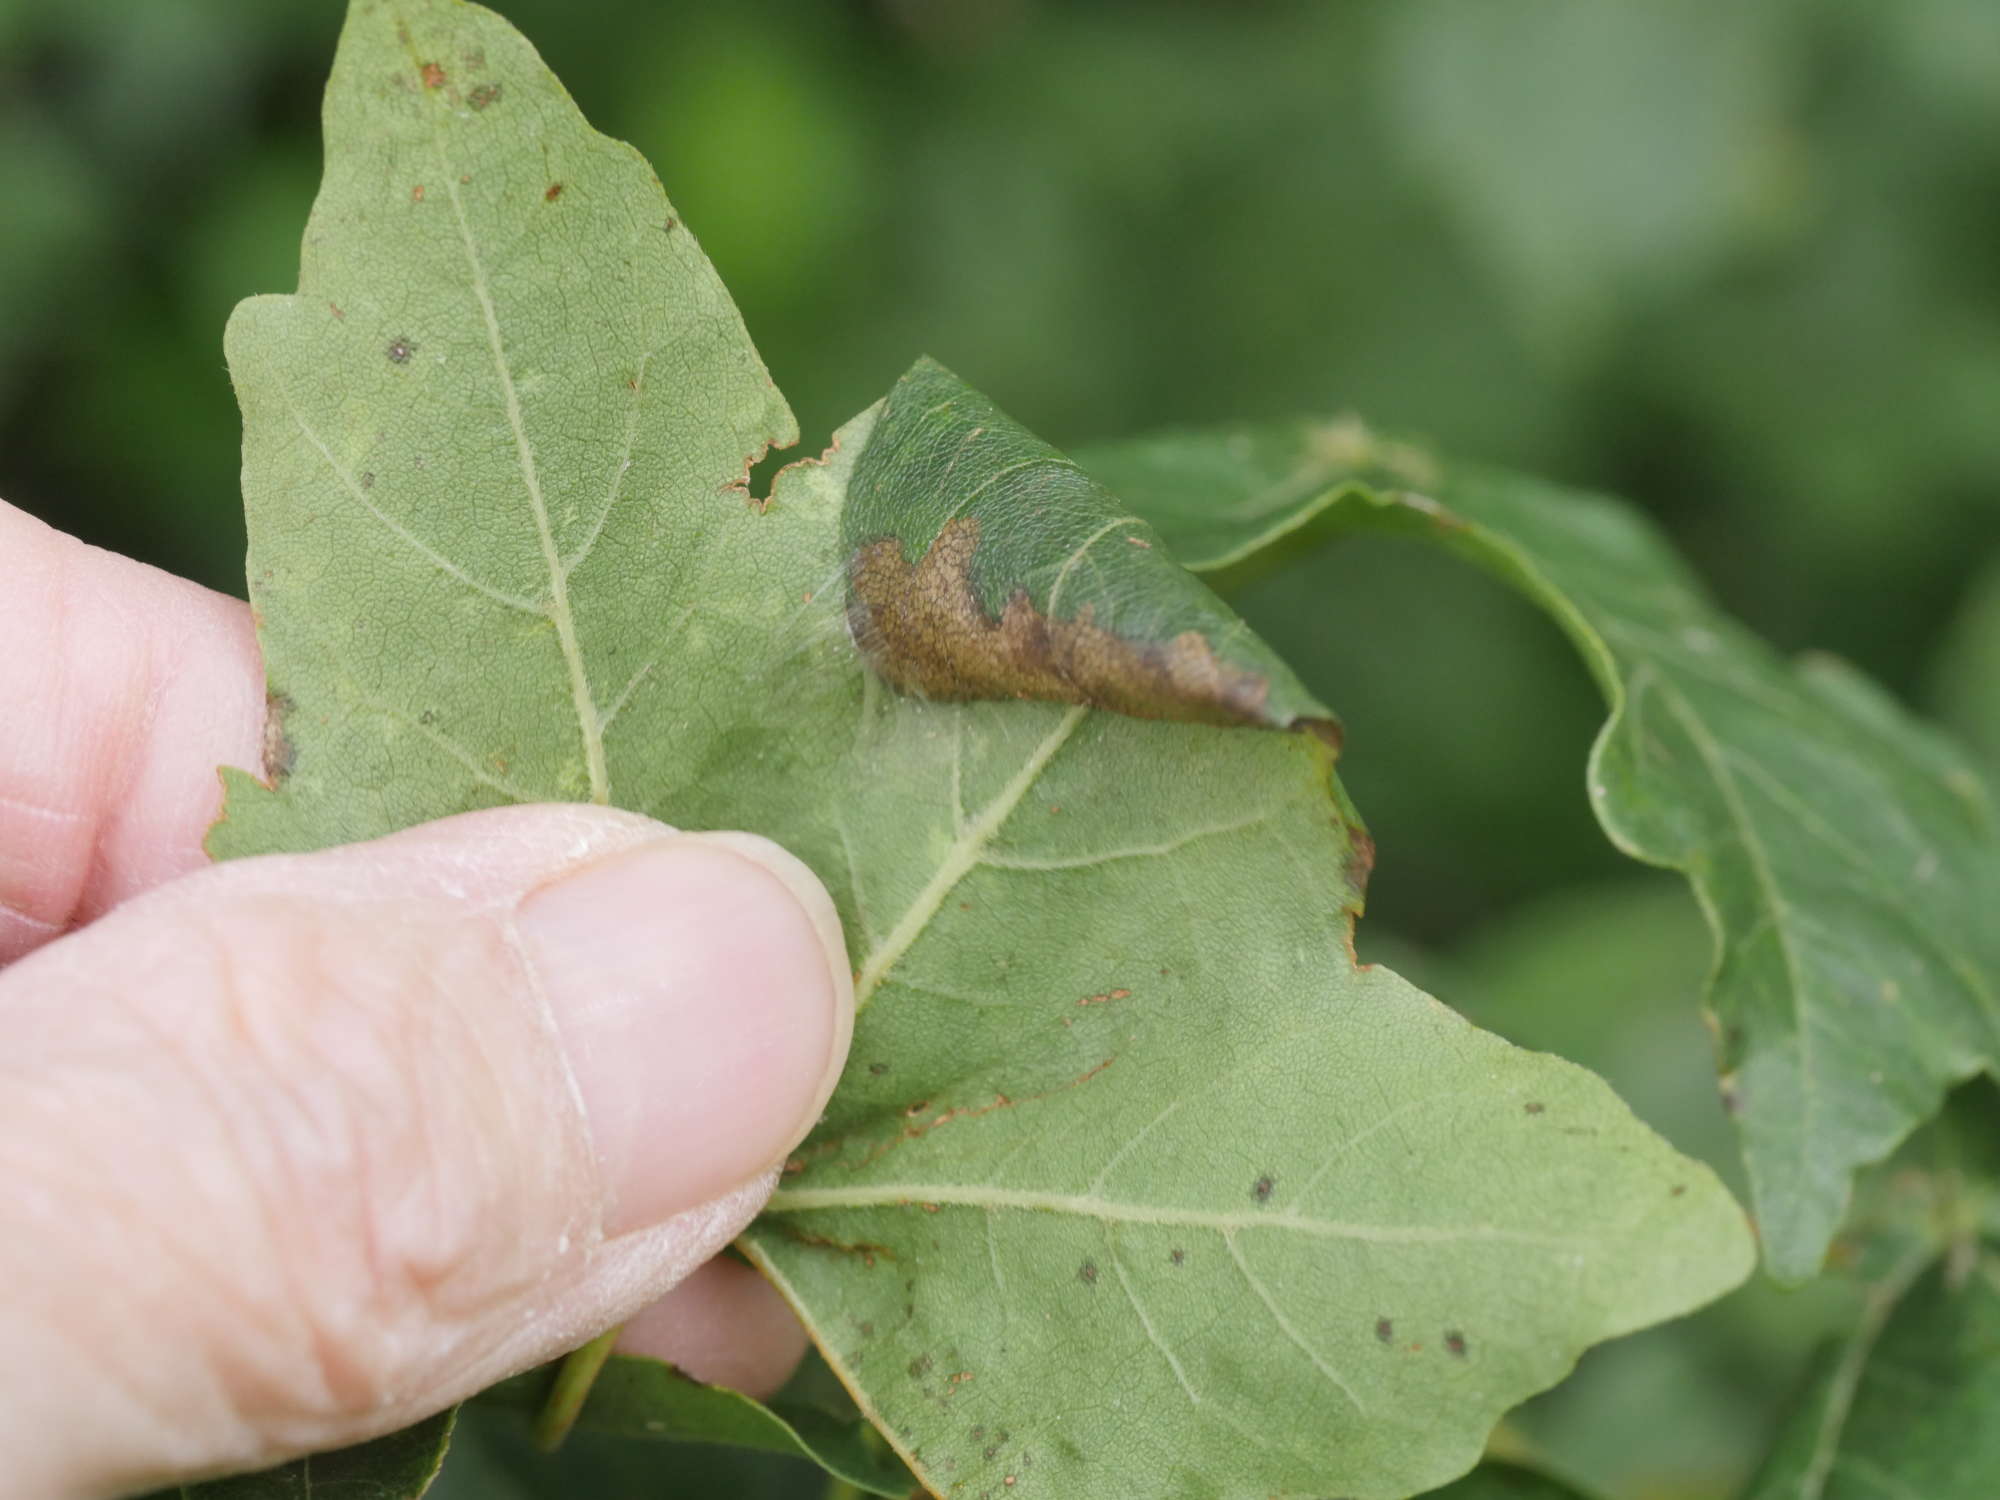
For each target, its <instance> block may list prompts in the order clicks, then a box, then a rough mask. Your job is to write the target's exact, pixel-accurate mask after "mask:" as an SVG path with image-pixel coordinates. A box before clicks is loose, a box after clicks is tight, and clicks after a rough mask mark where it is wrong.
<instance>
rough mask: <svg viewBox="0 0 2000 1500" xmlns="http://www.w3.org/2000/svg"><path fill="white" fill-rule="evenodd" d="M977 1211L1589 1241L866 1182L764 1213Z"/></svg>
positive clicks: (1381, 1240)
mask: <svg viewBox="0 0 2000 1500" xmlns="http://www.w3.org/2000/svg"><path fill="white" fill-rule="evenodd" d="M947 1207H948V1208H977V1209H982V1210H984V1211H987V1212H989V1213H991V1212H998V1211H1002V1210H1017V1211H1023V1212H1038V1213H1055V1214H1068V1215H1071V1216H1073V1217H1078V1218H1088V1219H1097V1220H1100V1221H1102V1222H1105V1223H1110V1224H1141V1225H1149V1226H1156V1227H1159V1228H1164V1229H1205V1230H1211V1231H1213V1232H1214V1233H1216V1234H1221V1235H1236V1234H1241V1233H1243V1232H1245V1231H1247V1230H1253V1229H1283V1230H1288V1231H1290V1232H1292V1233H1295V1234H1303V1235H1309V1236H1311V1237H1313V1238H1316V1239H1331V1240H1352V1241H1357V1242H1363V1243H1369V1244H1384V1245H1422V1244H1455V1243H1458V1242H1460V1241H1464V1240H1483V1241H1487V1242H1492V1243H1501V1244H1520V1245H1533V1246H1536V1247H1538V1248H1541V1249H1550V1250H1574V1249H1577V1248H1579V1247H1584V1246H1589V1245H1593V1244H1595V1243H1596V1241H1595V1240H1594V1239H1593V1238H1590V1237H1587V1236H1566V1235H1546V1234H1532V1233H1529V1232H1527V1231H1525V1230H1517V1229H1507V1228H1503V1227H1502V1226H1500V1225H1497V1224H1457V1225H1431V1224H1365V1223H1358V1222H1354V1221H1351V1220H1343V1219H1320V1218H1312V1217H1309V1216H1307V1215H1304V1214H1300V1213H1297V1212H1293V1211H1288V1210H1284V1209H1275V1210H1274V1209H1236V1210H1211V1209H1177V1208H1163V1207H1159V1206H1157V1205H1154V1204H1150V1203H1134V1202H1130V1201H1127V1200H1120V1199H1113V1198H1100V1197H1098V1196H1097V1195H1096V1194H1094V1193H1058V1192H1047V1191H1042V1190H1039V1189H1029V1188H1003V1187H993V1186H989V1185H984V1184H976V1183H975V1184H949V1183H946V1184H940V1183H926V1182H893V1183H871V1184H868V1185H865V1186H859V1187H834V1188H780V1189H779V1190H778V1191H777V1192H775V1193H773V1194H772V1195H771V1199H770V1203H769V1205H768V1211H769V1212H771V1213H812V1212H820V1211H825V1210H830V1209H853V1208H917V1209H921V1210H925V1211H928V1210H929V1209H931V1208H947Z"/></svg>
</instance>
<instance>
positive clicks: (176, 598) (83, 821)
mask: <svg viewBox="0 0 2000 1500" xmlns="http://www.w3.org/2000/svg"><path fill="white" fill-rule="evenodd" d="M0 640H4V641H5V642H7V643H8V648H7V649H6V650H5V651H4V652H0V704H4V705H5V706H6V711H5V712H4V713H0V963H4V962H8V961H11V960H13V959H15V958H18V957H20V956H21V955H22V954H24V953H27V952H29V951H30V950H32V949H34V948H36V947H39V946H40V945H41V944H42V943H44V942H47V941H48V940H49V939H50V938H52V937H54V936H57V935H58V934H60V933H62V932H64V931H66V930H68V929H70V928H72V927H75V926H78V925H80V924H81V923H83V922H86V921H89V920H90V919H91V918H93V917H95V916H97V915H99V914H100V913H102V912H104V911H106V910H108V909H110V908H111V907H112V906H115V905H117V904H118V903H119V902H120V901H122V900H124V899H125V898H126V897H128V896H130V895H132V894H134V893H136V892H138V891H141V890H144V889H147V888H148V887H150V886H153V885H156V884H158V883H159V882H161V881H163V880H166V879H170V878H172V877H173V876H175V875H179V874H183V873H185V872H186V871H188V870H190V869H193V868H196V867H197V866H199V865H200V864H201V863H203V860H204V856H203V855H202V852H201V837H202V833H203V831H204V829H205V828H206V826H207V824H208V823H209V822H210V821H211V819H212V818H213V817H214V815H215V811H216V808H217V805H218V802H219V798H220V793H219V787H218V783H217V781H216V777H215V768H216V767H217V766H218V765H221V764H225V763H227V764H235V765H246V766H254V765H255V764H256V763H257V753H258V752H257V747H258V736H259V734H260V733H261V727H262V718H263V702H262V680H261V678H262V672H261V667H260V665H259V662H258V653H257V646H256V641H255V638H254V635H253V632H252V630H251V627H250V618H249V611H248V610H247V609H246V608H245V607H244V606H243V605H242V604H241V603H239V602H237V601H236V600H233V599H227V598H225V597H223V596H222V595H219V594H214V593H210V592H209V591H208V590H206V589H202V588H199V587H197V586H195V585H194V584H191V583H186V582H184V581H182V580H180V579H176V578H171V577H169V576H168V575H166V574H164V573H161V572H159V571H158V570H156V569H153V568H149V567H146V566H144V565H142V564H139V563H135V562H131V561H128V560H127V559H124V558H120V557H115V556H112V555H111V554H109V553H106V552H102V551H99V550H98V549H96V548H94V547H88V546H85V545H84V544H83V543H81V542H78V541H75V540H74V539H72V538H70V537H66V536H63V535H62V534H61V533H59V532H57V531H54V530H52V529H51V528H49V527H47V526H44V525H43V524H42V523H41V522H39V521H36V520H34V519H33V518H32V517H30V516H28V515H26V514H25V513H23V512H21V511H18V510H15V509H13V508H12V507H9V506H7V505H5V504H0Z"/></svg>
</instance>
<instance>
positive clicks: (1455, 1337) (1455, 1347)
mask: <svg viewBox="0 0 2000 1500" xmlns="http://www.w3.org/2000/svg"><path fill="white" fill-rule="evenodd" d="M1444 1346H1445V1348H1447V1349H1449V1350H1450V1351H1451V1352H1452V1353H1453V1354H1454V1355H1456V1356H1457V1357H1458V1358H1460V1359H1464V1358H1465V1335H1464V1334H1462V1333H1460V1332H1459V1331H1458V1330H1457V1329H1456V1328H1454V1329H1452V1330H1451V1331H1450V1332H1449V1333H1447V1334H1446V1335H1445V1336H1444Z"/></svg>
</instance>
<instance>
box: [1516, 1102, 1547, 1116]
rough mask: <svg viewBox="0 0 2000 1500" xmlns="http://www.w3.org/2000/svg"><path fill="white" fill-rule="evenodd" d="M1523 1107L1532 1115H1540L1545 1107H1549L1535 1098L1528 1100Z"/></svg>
mask: <svg viewBox="0 0 2000 1500" xmlns="http://www.w3.org/2000/svg"><path fill="white" fill-rule="evenodd" d="M1521 1108H1522V1109H1524V1110H1526V1111H1527V1112H1528V1113H1529V1114H1531V1115H1538V1114H1540V1113H1541V1112H1542V1111H1543V1110H1544V1109H1545V1108H1547V1106H1546V1105H1544V1104H1541V1103H1540V1102H1538V1101H1536V1100H1533V1099H1530V1100H1529V1101H1528V1102H1527V1103H1526V1104H1524V1105H1522V1106H1521Z"/></svg>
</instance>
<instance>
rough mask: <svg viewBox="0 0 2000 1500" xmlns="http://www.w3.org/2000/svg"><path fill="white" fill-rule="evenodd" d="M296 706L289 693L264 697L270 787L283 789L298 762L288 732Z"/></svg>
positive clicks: (265, 764) (266, 755)
mask: <svg viewBox="0 0 2000 1500" xmlns="http://www.w3.org/2000/svg"><path fill="white" fill-rule="evenodd" d="M293 707H294V705H293V703H292V699H291V695H290V694H289V693H274V692H267V693H265V695H264V781H265V784H266V785H268V786H272V787H277V786H282V785H283V784H284V780H285V778H286V777H287V776H290V775H291V774H292V766H293V763H294V762H296V761H297V760H298V750H297V748H296V747H295V746H294V745H293V744H292V737H291V735H290V734H288V733H286V731H285V721H286V720H287V719H289V718H290V717H291V714H292V709H293Z"/></svg>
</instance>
